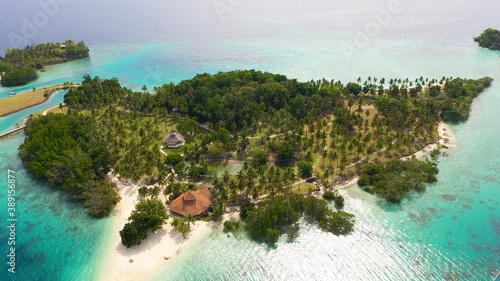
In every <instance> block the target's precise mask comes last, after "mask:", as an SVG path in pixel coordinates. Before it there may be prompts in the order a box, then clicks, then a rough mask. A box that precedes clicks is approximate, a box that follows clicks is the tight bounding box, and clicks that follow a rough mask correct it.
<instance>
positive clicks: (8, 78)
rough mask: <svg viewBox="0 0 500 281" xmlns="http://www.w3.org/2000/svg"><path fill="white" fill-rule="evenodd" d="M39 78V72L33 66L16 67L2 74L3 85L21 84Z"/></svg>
mask: <svg viewBox="0 0 500 281" xmlns="http://www.w3.org/2000/svg"><path fill="white" fill-rule="evenodd" d="M36 78H38V73H36V69H35V68H33V67H26V68H19V69H14V70H12V71H9V72H7V73H5V74H4V75H3V76H2V81H1V82H2V85H3V86H5V87H11V86H20V85H24V84H28V83H29V82H30V81H33V80H35V79H36Z"/></svg>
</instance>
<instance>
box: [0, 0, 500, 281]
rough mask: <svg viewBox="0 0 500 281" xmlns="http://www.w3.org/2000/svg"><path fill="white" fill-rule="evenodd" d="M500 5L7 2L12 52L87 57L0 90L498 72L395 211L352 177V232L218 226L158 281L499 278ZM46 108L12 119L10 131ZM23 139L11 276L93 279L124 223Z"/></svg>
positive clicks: (9, 151) (3, 41)
mask: <svg viewBox="0 0 500 281" xmlns="http://www.w3.org/2000/svg"><path fill="white" fill-rule="evenodd" d="M499 10H500V3H499V2H498V1H495V0H486V1H480V2H478V1H472V0H460V1H451V0H444V1H439V2H435V1H430V0H424V1H418V2H414V1H403V0H401V1H397V0H396V1H393V0H377V1H373V0H357V1H350V2H345V1H326V0H313V1H308V2H305V1H295V0H292V1H284V0H277V1H262V0H256V1H242V0H231V1H230V0H214V1H212V0H205V1H201V0H187V1H159V0H146V1H142V2H137V1H131V0H125V1H117V0H112V1H96V0H89V1H77V0H73V1H71V0H42V1H34V0H20V1H15V2H14V1H2V2H1V3H0V26H1V27H2V28H1V29H0V50H2V51H0V55H2V54H3V50H4V49H5V48H13V47H23V46H25V45H27V44H31V43H33V42H35V43H43V42H50V41H64V40H66V39H74V40H77V41H78V40H84V41H85V42H86V44H87V45H89V46H90V48H91V55H90V58H87V59H83V60H80V61H74V62H69V63H65V64H62V65H56V66H50V67H48V68H47V71H46V72H42V73H40V77H39V79H37V80H36V81H33V82H32V83H30V84H29V85H26V86H23V87H15V88H3V87H0V98H4V97H6V96H7V95H8V93H9V92H11V91H15V92H20V91H27V90H30V89H31V88H33V87H37V88H39V87H43V86H47V85H52V84H55V83H63V82H65V81H70V82H80V81H81V80H82V77H83V75H85V74H87V73H88V74H91V75H98V76H101V77H103V78H110V77H117V78H119V80H120V82H121V83H122V84H123V85H124V86H127V87H130V88H132V89H135V90H139V89H140V88H141V87H142V86H143V85H146V86H148V88H149V90H150V91H151V90H152V89H153V88H154V87H155V86H161V85H163V84H165V83H170V82H175V83H176V82H179V81H181V80H183V79H189V78H191V77H192V76H194V75H196V74H197V73H204V72H209V73H217V72H219V71H229V70H234V69H252V68H253V69H258V70H263V71H270V72H275V73H282V74H285V75H287V76H288V77H290V78H297V79H299V80H302V81H307V80H311V79H315V80H316V79H321V78H323V77H325V78H326V79H328V80H330V79H335V80H341V81H342V82H347V81H355V80H356V79H357V78H358V77H362V78H367V77H368V76H371V77H377V78H382V77H385V78H386V79H390V78H401V79H405V78H410V79H415V78H418V77H420V76H423V77H428V78H441V77H442V76H447V77H450V76H452V77H459V76H460V77H466V78H479V77H483V76H487V75H488V76H491V77H493V78H494V79H495V82H494V83H493V85H492V87H491V88H489V89H488V90H486V91H485V92H483V93H482V94H481V95H480V96H479V97H478V98H477V99H476V100H475V102H474V103H473V110H472V112H471V116H470V118H469V120H468V121H467V122H464V123H461V124H456V125H453V126H452V130H453V132H452V133H453V135H454V136H455V139H456V142H455V144H454V145H453V146H452V147H450V148H449V149H448V151H447V155H446V156H442V157H440V158H439V166H438V168H439V169H440V173H439V175H438V180H439V181H438V183H435V184H432V185H430V186H429V187H428V188H427V191H426V192H424V193H420V194H414V195H412V196H411V197H410V198H408V199H406V200H404V201H403V202H402V204H400V205H388V204H386V203H385V202H384V201H383V200H381V199H379V198H376V197H374V196H372V195H369V194H367V193H364V192H362V191H361V190H360V189H359V188H358V187H357V186H356V185H354V186H352V187H349V188H346V189H343V190H341V193H342V195H344V196H345V198H346V207H345V208H346V210H347V211H350V212H353V213H354V214H355V215H356V221H357V223H356V227H355V231H354V233H352V234H351V235H348V236H334V235H331V234H328V233H324V232H321V231H320V230H319V229H318V228H317V227H316V226H314V225H310V224H308V223H307V222H303V223H302V228H301V231H300V237H299V238H298V239H297V240H296V241H294V242H289V241H286V240H285V239H282V240H280V242H279V243H278V244H277V246H276V247H268V246H265V245H262V244H258V243H256V242H254V241H252V240H251V239H249V238H248V237H244V236H243V237H239V238H234V237H229V238H228V237H227V236H226V234H224V233H223V232H222V229H220V228H217V229H215V230H214V231H213V232H211V233H210V234H209V235H207V236H206V237H205V238H202V239H200V240H199V241H197V242H196V243H194V244H193V245H192V246H190V247H189V248H188V249H185V250H183V251H182V252H181V253H180V255H179V256H178V257H176V258H174V259H173V260H171V261H169V262H168V263H167V265H166V266H165V267H164V268H162V269H161V270H160V271H158V272H157V273H155V275H154V276H152V277H151V278H150V280H152V281H162V280H493V278H495V276H496V275H497V273H498V272H500V211H499V210H498V208H499V202H500V195H499V190H500V160H498V159H500V149H499V145H498V144H499V140H500V129H499V127H498V124H497V123H498V122H497V120H498V119H499V117H500V113H499V111H498V110H497V108H498V106H500V82H499V81H500V58H499V54H500V52H498V51H490V50H486V49H482V48H479V47H478V46H477V44H476V43H475V42H474V41H473V40H472V38H473V37H475V36H477V35H479V34H480V33H481V32H482V31H483V30H484V29H486V28H489V27H493V28H497V29H499V28H500V19H499V18H498V11H499ZM63 95H64V92H60V93H57V94H54V95H53V97H52V99H51V101H50V103H51V104H54V105H57V104H58V103H60V102H62V97H63ZM43 107H45V106H40V107H37V108H32V109H29V110H27V111H23V112H19V113H16V114H14V115H12V116H9V117H5V118H0V132H4V131H7V130H9V129H12V128H14V127H15V126H16V123H17V124H20V122H22V120H23V119H24V118H25V117H27V116H29V114H32V113H35V112H38V111H40V110H41V109H42V108H43ZM47 107H48V105H47ZM23 138H24V135H23V133H18V134H15V135H12V136H10V137H8V138H4V139H0V171H2V173H3V174H4V175H5V176H4V178H6V175H7V170H8V169H10V170H14V171H16V176H17V186H16V195H17V197H16V199H17V201H16V202H17V203H18V205H16V214H17V218H18V221H17V226H18V227H17V228H16V229H17V231H16V251H17V252H16V254H17V256H16V258H17V261H18V264H17V267H16V274H12V273H9V272H7V268H8V265H7V264H6V263H1V265H0V280H23V281H24V280H97V279H98V278H99V276H100V275H101V273H102V271H103V270H105V267H106V263H107V261H108V259H109V253H110V252H111V251H112V250H113V249H111V246H110V245H109V243H107V242H109V239H110V237H111V233H110V229H112V225H113V219H112V217H111V218H106V219H100V220H95V219H92V218H90V217H89V216H88V215H87V214H86V213H85V211H84V209H83V208H82V207H80V204H79V203H78V202H74V201H72V200H71V198H69V196H68V195H67V194H65V193H64V192H61V191H57V190H55V189H52V188H50V187H49V186H48V185H47V184H46V183H45V182H43V181H40V180H36V179H32V178H31V176H30V175H29V173H28V172H27V171H26V170H25V169H24V168H23V166H22V163H21V161H20V159H19V157H18V155H17V148H18V146H19V145H20V144H21V143H22V141H23ZM6 183H7V180H6V179H5V184H2V185H0V186H2V191H0V202H3V203H0V221H2V222H3V224H5V227H0V241H2V242H1V243H0V245H2V246H1V247H2V250H1V251H0V253H1V255H3V256H4V257H5V258H4V259H2V260H6V255H8V254H9V252H8V250H9V248H8V246H7V245H6V244H7V243H6V242H7V239H8V237H9V235H10V234H9V232H8V229H7V228H6V226H7V225H8V223H7V215H8V214H7V184H6ZM2 206H4V207H2ZM1 208H4V209H1ZM4 241H5V242H4Z"/></svg>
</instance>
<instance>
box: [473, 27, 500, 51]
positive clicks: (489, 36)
mask: <svg viewBox="0 0 500 281" xmlns="http://www.w3.org/2000/svg"><path fill="white" fill-rule="evenodd" d="M474 41H476V42H478V43H479V46H481V47H483V48H488V49H490V50H497V51H498V50H500V30H496V29H493V28H488V29H486V30H485V31H484V32H483V33H482V34H481V35H479V36H478V37H476V38H474Z"/></svg>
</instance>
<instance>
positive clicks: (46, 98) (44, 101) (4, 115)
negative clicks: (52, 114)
mask: <svg viewBox="0 0 500 281" xmlns="http://www.w3.org/2000/svg"><path fill="white" fill-rule="evenodd" d="M78 86H79V85H78V84H76V85H75V86H71V85H70V86H69V88H68V89H71V88H77V87H78ZM65 87H68V86H61V87H60V88H58V89H53V90H52V91H50V92H49V93H48V94H47V96H46V97H44V99H43V101H41V102H39V103H35V104H32V105H29V106H26V107H23V108H20V109H16V110H14V111H12V112H9V113H6V114H3V115H0V118H1V117H7V116H9V115H11V114H15V113H18V112H20V111H23V110H25V109H29V108H32V107H35V106H39V105H42V104H44V103H46V102H47V101H48V100H49V99H50V96H52V94H53V93H55V92H57V91H62V90H66V89H64V88H65ZM29 92H30V91H27V92H24V93H19V94H18V95H22V94H26V93H29ZM7 98H8V97H7ZM7 98H4V99H7Z"/></svg>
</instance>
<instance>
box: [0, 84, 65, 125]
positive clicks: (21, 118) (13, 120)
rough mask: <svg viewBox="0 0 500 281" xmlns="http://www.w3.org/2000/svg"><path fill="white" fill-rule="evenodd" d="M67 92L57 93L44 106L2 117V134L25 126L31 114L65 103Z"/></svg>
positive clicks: (0, 122)
mask: <svg viewBox="0 0 500 281" xmlns="http://www.w3.org/2000/svg"><path fill="white" fill-rule="evenodd" d="M67 92H68V90H60V91H56V92H54V93H52V95H50V97H49V99H48V100H47V101H46V102H44V103H42V104H39V105H36V106H33V107H30V108H28V109H25V110H22V111H19V112H16V113H12V114H9V115H6V116H3V117H0V133H4V132H8V131H9V130H12V129H15V128H16V127H18V126H21V125H23V124H24V122H25V120H26V118H27V117H29V116H30V115H31V114H35V113H37V112H40V111H42V110H44V109H46V108H49V107H52V106H55V105H58V104H60V103H62V102H63V101H64V95H65V94H66V93H67Z"/></svg>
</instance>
